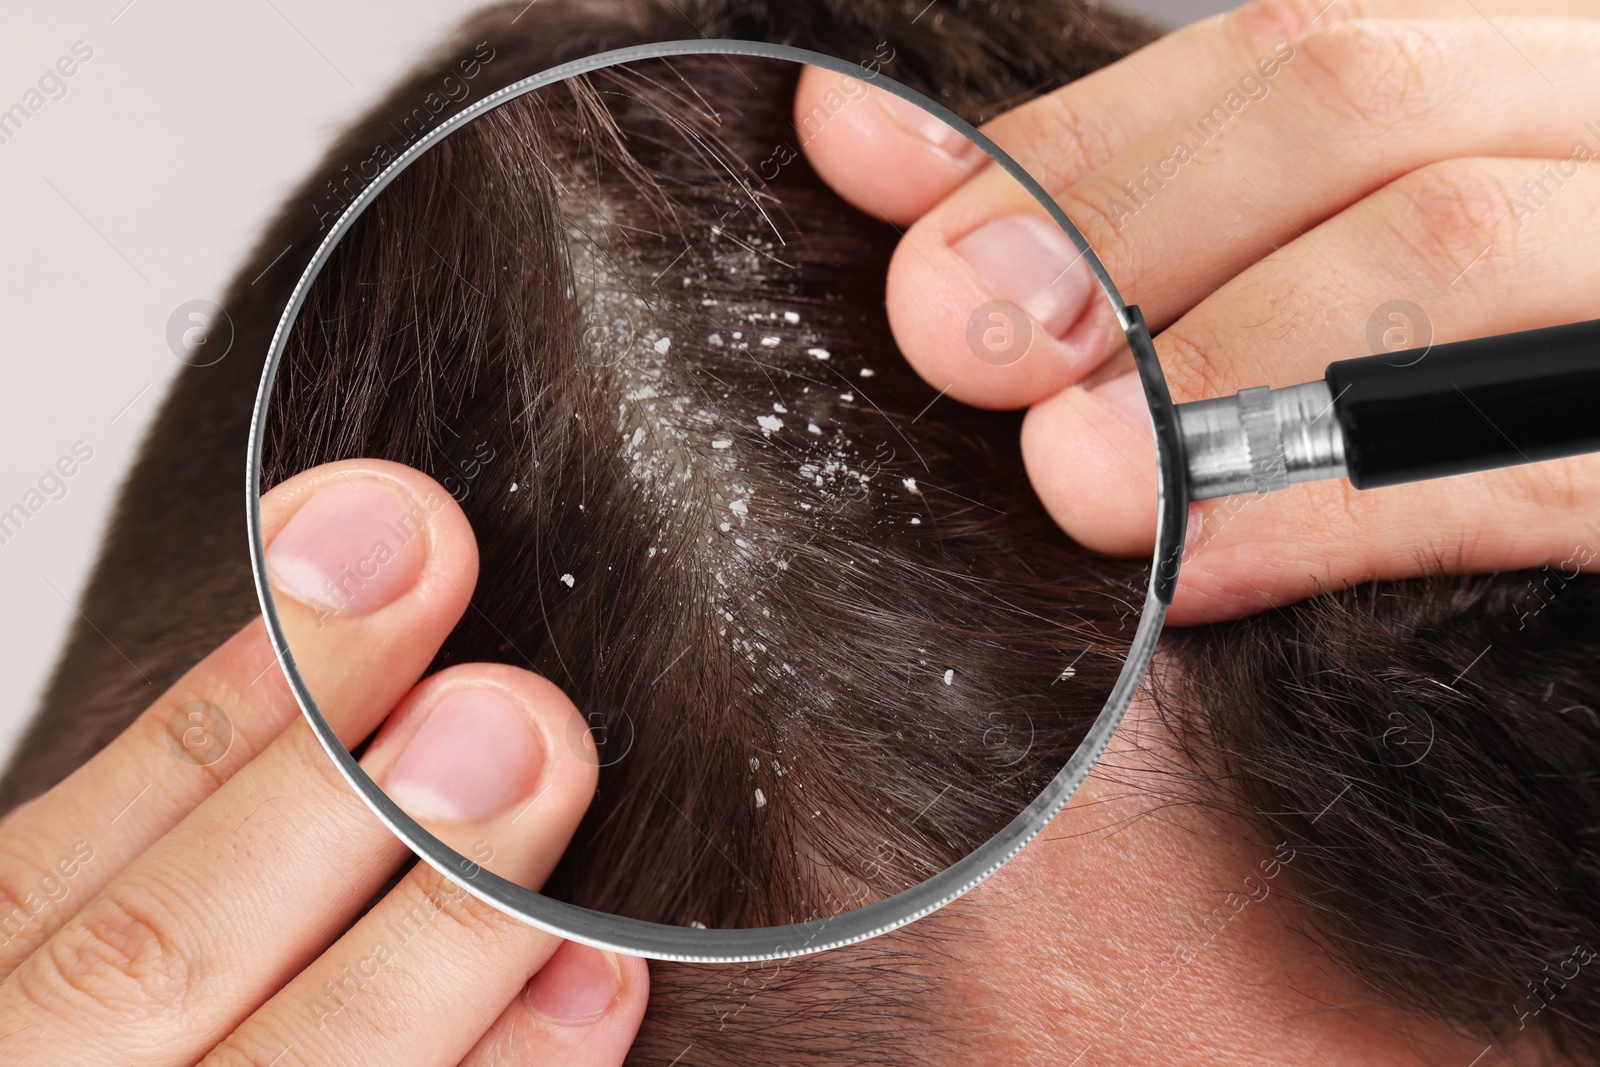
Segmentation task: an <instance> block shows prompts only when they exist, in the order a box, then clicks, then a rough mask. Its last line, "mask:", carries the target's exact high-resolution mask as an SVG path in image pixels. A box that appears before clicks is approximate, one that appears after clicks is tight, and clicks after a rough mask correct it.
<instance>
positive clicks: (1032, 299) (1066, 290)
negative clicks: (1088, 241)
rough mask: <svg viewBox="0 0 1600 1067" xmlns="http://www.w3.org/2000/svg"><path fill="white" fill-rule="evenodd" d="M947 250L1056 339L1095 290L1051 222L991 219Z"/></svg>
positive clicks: (1086, 268)
mask: <svg viewBox="0 0 1600 1067" xmlns="http://www.w3.org/2000/svg"><path fill="white" fill-rule="evenodd" d="M950 247H952V248H954V249H955V251H956V253H957V254H958V255H960V256H961V257H962V258H963V259H965V260H966V261H967V262H968V263H969V264H970V265H971V266H972V269H973V271H974V272H976V273H977V275H978V277H979V278H981V279H982V280H983V282H984V284H985V285H987V286H988V287H989V288H990V289H991V290H992V291H993V292H994V294H995V295H996V296H998V297H1000V298H1002V299H1004V300H1009V301H1011V302H1012V303H1014V304H1016V305H1017V306H1018V307H1020V308H1022V310H1023V311H1026V312H1027V313H1028V315H1029V316H1030V317H1031V318H1032V319H1033V321H1035V322H1037V323H1038V324H1039V325H1040V326H1042V327H1044V330H1045V332H1046V333H1048V334H1049V335H1050V336H1051V337H1054V338H1056V339H1057V340H1061V339H1063V338H1065V337H1066V336H1067V331H1068V330H1069V329H1070V328H1071V327H1072V324H1073V323H1075V322H1077V321H1078V319H1079V318H1080V317H1082V315H1083V312H1084V310H1085V309H1086V308H1087V307H1088V306H1089V302H1090V301H1091V300H1092V299H1094V294H1095V293H1096V291H1097V290H1098V285H1097V284H1096V282H1095V278H1094V275H1092V274H1090V273H1089V265H1088V264H1087V263H1085V262H1084V261H1083V255H1082V254H1081V253H1080V252H1079V251H1078V249H1077V246H1076V245H1074V244H1073V243H1072V241H1071V240H1070V239H1068V237H1067V235H1066V232H1065V231H1063V230H1062V229H1061V227H1060V226H1058V225H1056V224H1055V223H1054V222H1052V221H1050V220H1049V219H1039V218H1033V217H1032V216H1029V215H1007V216H1003V217H1001V218H998V219H990V220H989V221H988V222H986V223H984V224H983V225H982V226H979V227H978V228H977V229H976V230H973V231H972V232H971V233H969V234H967V235H966V236H965V237H963V238H961V239H960V240H958V241H956V242H954V243H953V244H952V245H951V246H950Z"/></svg>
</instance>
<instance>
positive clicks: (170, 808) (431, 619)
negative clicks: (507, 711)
mask: <svg viewBox="0 0 1600 1067" xmlns="http://www.w3.org/2000/svg"><path fill="white" fill-rule="evenodd" d="M313 498H314V499H313ZM261 515H262V523H263V530H264V532H265V534H266V536H267V537H268V538H269V540H271V542H272V544H273V546H274V547H273V549H272V550H271V551H270V554H269V561H268V562H269V567H281V568H284V569H285V570H286V571H287V572H289V573H290V574H291V575H292V576H293V580H294V581H295V582H297V583H300V584H301V585H302V586H304V587H305V588H307V589H309V590H310V591H311V593H315V594H318V595H320V596H321V597H322V600H321V601H319V602H318V603H319V604H320V605H321V606H320V607H318V606H313V605H312V604H309V603H305V602H302V601H300V600H297V599H295V598H294V597H292V596H283V597H280V598H279V600H278V607H279V614H280V617H281V618H282V619H283V621H284V624H285V626H286V628H287V629H288V630H289V632H290V634H291V636H292V638H293V641H294V649H295V653H296V656H295V659H296V663H297V665H298V666H299V668H300V671H301V673H302V674H303V676H304V677H305V679H306V681H307V684H308V685H309V686H310V687H311V690H312V692H314V693H315V694H316V695H317V697H318V699H319V701H320V702H322V703H323V705H324V706H325V708H326V709H327V712H328V715H329V719H330V722H332V723H333V725H334V727H335V729H337V730H339V731H340V732H341V734H343V735H345V736H348V737H350V738H352V739H357V738H360V737H363V736H365V735H366V734H367V733H368V732H370V731H371V730H372V728H373V726H374V725H375V724H376V723H377V722H378V721H379V720H380V719H381V718H382V716H383V715H385V714H387V713H388V711H389V710H390V709H391V708H393V707H394V704H395V702H396V701H398V700H399V699H400V697H401V696H403V695H404V694H405V692H406V690H407V689H409V688H410V687H411V684H412V683H413V682H414V681H415V680H416V679H417V677H418V676H420V675H421V673H422V671H423V670H424V669H425V668H426V667H427V664H428V662H429V661H430V660H431V659H432V658H433V655H434V653H435V652H436V651H437V650H438V646H439V644H440V643H441V642H442V641H443V640H444V637H445V635H446V634H448V633H449V632H450V630H451V628H452V627H453V626H454V625H455V624H456V622H457V620H458V619H459V618H460V616H461V613H462V611H463V610H465V607H466V603H467V597H468V596H469V595H470V593H471V590H472V588H473V585H474V583H475V582H476V578H477V566H478V563H477V547H476V543H475V542H474V541H473V539H472V532H471V530H470V528H469V527H468V525H467V522H466V518H465V516H463V515H462V514H461V512H460V509H459V508H457V507H456V506H455V503H454V501H452V500H451V499H450V497H449V494H447V493H445V492H444V490H443V489H442V488H441V487H440V486H439V485H438V484H437V483H435V482H434V481H433V480H432V479H430V478H428V477H427V476H425V475H423V474H421V473H419V472H417V471H414V470H412V469H410V468H409V467H404V466H402V465H400V464H396V463H389V462H386V461H381V460H347V461H342V462H339V463H333V464H328V465H326V466H322V467H317V468H315V469H314V470H310V471H306V472H304V473H302V474H300V475H297V476H296V477H294V478H291V479H289V480H288V481H286V482H284V483H283V484H281V485H279V486H277V487H276V488H274V489H272V490H271V491H269V492H268V493H266V494H265V495H264V496H263V497H262V501H261ZM280 533H281V534H282V535H283V536H281V537H280V536H278V535H279V534H280ZM378 544H382V545H384V546H386V559H385V562H384V563H383V564H382V566H381V568H380V569H379V570H378V571H376V572H374V573H373V574H372V575H371V577H368V578H365V579H363V578H362V577H361V576H360V575H359V574H357V573H354V572H352V571H351V570H350V568H352V567H355V568H360V567H361V561H362V560H363V559H370V558H371V555H372V550H373V548H374V546H375V545H378ZM319 573H320V574H322V577H321V578H319V577H318V574H319ZM323 581H327V582H329V583H332V582H334V581H338V582H340V583H341V584H342V585H343V587H344V593H343V594H337V591H335V593H336V595H339V596H340V599H341V600H342V602H343V603H342V606H339V605H335V604H334V602H333V600H332V599H331V598H330V597H329V595H328V592H327V591H326V590H323V589H322V588H321V585H322V582H323ZM307 595H308V596H309V595H310V594H307ZM328 609H333V610H328ZM379 650H381V651H382V654H381V655H380V654H378V652H379ZM299 715H300V709H299V707H298V705H297V704H296V703H295V701H294V697H293V694H291V693H290V691H289V688H288V684H287V683H286V681H285V679H284V676H283V673H282V671H281V670H280V669H279V667H278V665H277V662H276V659H275V654H274V652H273V650H272V647H271V643H270V642H269V640H268V638H267V635H266V630H265V626H264V624H263V623H262V622H261V620H260V619H257V620H255V621H254V622H252V623H250V624H249V625H248V626H246V627H244V629H243V630H241V631H240V632H239V633H237V634H235V635H234V636H233V637H231V638H230V639H229V640H227V641H226V642H224V643H223V644H222V645H221V646H220V647H219V648H217V649H216V650H215V651H214V652H212V653H211V654H210V655H209V656H207V657H206V658H205V659H204V660H202V661H201V662H200V663H199V664H197V665H196V666H194V667H193V668H191V669H190V670H189V671H188V673H186V674H185V675H184V676H183V677H182V678H181V679H179V680H178V681H177V682H176V683H175V684H174V685H173V686H172V688H170V689H169V690H168V691H167V692H166V693H164V694H162V696H161V697H159V698H158V699H157V700H156V701H155V702H154V703H152V704H151V706H150V707H149V708H148V709H147V710H146V711H145V712H144V713H143V714H142V715H140V716H139V718H137V719H136V720H134V722H133V723H131V724H130V725H129V726H128V728H127V729H126V730H124V731H123V733H122V734H121V735H120V736H119V737H118V738H117V739H116V740H115V741H113V742H112V743H111V744H110V745H108V746H107V747H106V748H105V749H104V750H102V751H101V752H99V753H98V754H96V755H95V756H94V757H93V758H92V759H90V760H89V761H88V762H87V763H86V764H84V765H83V766H82V767H81V768H79V769H78V770H77V771H76V772H74V773H73V774H72V775H71V776H69V777H68V778H67V779H66V780H64V781H63V782H61V783H60V784H59V785H57V786H56V787H55V788H54V789H52V790H50V791H49V792H48V793H46V794H45V795H44V796H42V797H40V798H39V799H37V800H35V801H34V802H32V803H30V804H29V805H27V806H26V807H24V808H23V809H21V810H19V811H18V812H16V813H14V815H13V816H12V817H11V818H10V819H8V820H7V821H6V823H5V824H4V826H0V977H3V976H4V975H5V974H8V973H10V971H11V969H12V968H14V967H15V966H16V965H17V964H18V963H19V962H21V961H22V960H23V959H25V958H26V957H27V956H28V954H29V953H31V952H33V951H34V950H35V949H36V948H37V947H38V946H39V945H40V944H42V943H43V942H44V941H45V940H46V939H47V938H48V937H49V936H50V935H51V934H52V933H54V932H55V931H56V930H57V929H59V928H60V927H61V925H62V924H63V923H65V922H66V921H67V920H68V919H69V918H71V916H72V915H73V914H74V913H75V912H76V911H77V910H78V907H79V906H80V905H81V904H83V903H85V902H87V901H89V900H90V899H92V898H93V897H94V896H95V894H97V893H98V892H99V891H100V890H101V889H102V888H103V887H104V886H105V885H106V884H107V883H108V882H109V881H110V880H111V879H112V878H113V877H114V876H115V875H116V874H117V873H118V872H119V871H121V870H122V869H123V868H124V867H126V866H127V865H128V864H129V863H130V862H132V861H133V860H134V859H135V858H136V857H137V856H138V855H139V854H140V853H142V852H144V850H145V849H146V848H148V847H150V845H152V844H153V843H155V842H156V841H157V840H159V839H160V838H161V837H162V836H163V835H164V834H166V833H167V832H168V831H169V830H171V829H172V828H173V827H174V826H175V825H177V823H178V822H179V821H180V820H181V819H182V818H184V817H185V816H187V815H188V814H189V813H190V812H191V811H193V810H194V808H195V807H196V806H197V805H198V804H199V803H200V802H201V801H203V800H204V799H205V798H206V797H208V796H210V795H211V794H212V793H213V792H214V791H215V790H216V789H217V788H218V786H220V785H221V784H222V783H223V782H225V781H227V780H228V779H229V778H231V777H232V776H233V775H234V774H235V773H237V772H238V770H239V769H240V768H241V767H243V766H244V765H245V764H247V763H248V762H249V761H250V760H251V759H253V758H254V757H255V756H257V755H258V754H260V753H261V752H262V751H264V750H265V749H266V748H267V747H268V746H269V745H270V744H271V742H272V741H273V739H274V738H276V737H277V736H278V735H279V733H280V732H281V731H282V730H283V729H284V727H285V726H286V725H287V724H289V723H291V722H294V721H298V719H299Z"/></svg>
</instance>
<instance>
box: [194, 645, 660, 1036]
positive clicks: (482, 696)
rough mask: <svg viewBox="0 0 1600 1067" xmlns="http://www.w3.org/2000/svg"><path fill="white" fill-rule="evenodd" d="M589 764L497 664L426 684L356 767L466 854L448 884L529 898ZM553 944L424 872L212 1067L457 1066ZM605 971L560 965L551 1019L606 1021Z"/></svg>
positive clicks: (552, 716) (614, 991)
mask: <svg viewBox="0 0 1600 1067" xmlns="http://www.w3.org/2000/svg"><path fill="white" fill-rule="evenodd" d="M598 765H599V759H598V755H597V753H596V750H595V748H594V745H593V742H592V741H591V740H590V739H589V733H588V727H587V725H586V723H585V721H584V719H583V718H582V716H580V715H579V713H578V710H577V708H575V707H574V706H573V705H572V702H571V701H570V700H568V699H567V698H566V696H565V695H564V694H563V693H562V692H561V691H560V690H559V689H558V688H556V686H554V685H552V684H551V683H550V682H549V681H547V680H545V679H544V678H541V677H539V676H538V675H535V674H532V673H531V672H528V671H524V670H521V669H519V668H515V667H510V666H505V665H500V664H470V665H466V666H461V667H455V668H451V669H449V670H446V671H443V672H440V673H439V674H437V675H434V676H432V677H430V678H428V679H427V680H426V681H424V682H422V683H421V684H420V685H418V686H417V688H416V689H415V690H414V691H413V693H412V695H411V696H410V697H408V698H407V699H406V701H405V703H404V704H403V705H402V706H401V707H400V708H398V709H397V710H396V713H395V715H394V716H392V717H391V718H390V720H389V721H388V722H387V723H386V724H385V726H384V729H383V731H382V732H381V733H380V734H379V736H378V738H377V739H376V740H375V741H374V742H373V744H372V746H371V748H370V749H369V750H368V752H367V753H366V755H365V756H364V757H363V758H362V766H363V768H364V769H366V770H367V771H368V773H369V774H371V775H372V777H373V780H374V781H376V782H377V783H378V784H379V785H380V786H381V787H383V789H384V790H385V792H387V793H388V794H389V796H390V797H391V798H392V799H394V800H395V801H396V802H397V803H399V804H400V805H401V806H402V807H403V808H406V809H407V810H408V811H409V812H410V813H411V814H412V815H413V816H414V817H416V818H417V819H418V820H419V821H421V822H423V823H424V825H425V826H427V827H428V829H429V830H430V831H432V832H433V833H434V834H435V835H436V836H438V837H440V838H441V839H442V840H444V841H445V842H446V843H447V844H450V845H451V846H452V847H454V848H455V849H456V850H457V851H458V852H459V853H460V854H461V856H462V862H461V863H460V864H459V865H458V866H457V867H456V868H455V869H454V870H453V871H452V872H451V873H452V874H454V875H455V876H456V877H457V878H460V879H462V880H463V881H464V882H465V883H467V884H470V883H471V881H472V879H473V878H475V877H477V876H478V875H479V874H481V873H482V872H483V871H492V872H494V873H495V874H497V875H499V876H501V877H503V878H507V879H510V880H512V881H515V882H517V883H518V884H521V885H527V886H530V887H533V888H537V887H538V886H540V885H542V884H543V882H544V880H545V878H546V877H547V876H548V875H549V873H550V871H551V869H552V868H553V867H554V866H555V864H556V862H557V860H559V859H560V856H561V853H562V851H563V849H565V847H566V844H567V841H568V840H569V839H570V837H571V835H572V832H573V830H574V829H576V827H577V825H578V821H579V820H580V819H581V818H582V816H583V812H584V809H585V808H586V807H587V806H588V802H589V799H590V797H591V796H593V794H594V789H595V784H596V781H597V778H598V771H597V767H598ZM372 821H373V822H375V820H372ZM379 829H381V828H379ZM385 851H391V852H392V851H393V850H387V849H386V850H385ZM560 943H561V942H560V939H559V938H557V937H555V936H554V935H551V934H547V933H545V932H544V931H542V930H539V929H537V928H535V927H532V926H529V925H527V924H525V923H523V922H521V921H519V920H517V919H514V918H512V917H510V916H508V915H506V914H504V913H503V912H500V911H498V910H497V909H495V908H494V907H492V906H490V905H488V904H485V903H483V902H482V901H480V900H478V899H477V898H476V897H473V896H472V895H471V894H470V893H469V892H468V891H467V890H466V889H464V888H462V886H461V885H460V884H458V883H457V882H455V881H451V880H449V879H447V878H445V877H443V876H442V875H441V874H440V873H439V872H438V871H435V870H434V869H433V868H431V867H429V866H426V865H419V866H417V867H414V868H413V869H412V870H411V871H410V872H408V873H407V874H406V876H405V877H404V878H402V879H401V880H400V882H399V883H398V884H397V885H396V886H395V888H394V889H392V890H391V891H390V892H389V893H387V894H386V895H385V896H384V897H383V898H382V899H381V900H379V901H377V902H376V903H375V904H374V905H373V906H372V908H371V909H370V910H369V911H367V913H366V914H365V915H363V916H362V917H361V918H360V919H359V920H358V921H357V922H356V923H355V925H354V926H352V927H351V928H350V929H349V931H348V932H346V933H344V934H343V935H342V936H341V937H340V938H339V939H338V941H336V942H335V943H334V944H333V945H332V946H331V947H329V948H328V949H327V950H326V951H325V952H322V954H321V955H320V956H318V957H317V958H316V959H315V960H314V961H313V962H311V963H310V965H309V966H307V967H305V969H304V970H303V971H301V972H300V973H299V974H297V975H295V976H294V977H293V978H292V979H290V980H289V981H288V982H287V983H286V984H284V985H283V986H282V988H281V989H278V990H277V991H276V992H275V993H273V995H272V997H271V999H269V1000H268V1001H267V1002H266V1003H265V1004H263V1005H262V1006H261V1007H260V1008H259V1009H257V1010H256V1011H255V1012H254V1013H252V1014H251V1015H250V1017H249V1018H248V1019H246V1020H245V1021H244V1022H243V1023H241V1024H240V1025H239V1026H238V1027H237V1028H236V1029H235V1030H234V1031H233V1032H232V1033H231V1034H229V1036H228V1037H227V1039H226V1040H225V1041H224V1042H223V1043H222V1044H221V1045H220V1046H219V1047H218V1048H217V1049H216V1050H215V1051H214V1052H213V1054H212V1056H211V1060H213V1061H215V1062H219V1063H232V1062H249V1063H267V1062H278V1063H280V1064H296V1063H334V1062H337V1063H340V1064H342V1065H348V1067H364V1065H368V1064H371V1065H373V1067H393V1065H407V1064H419V1065H420V1064H437V1063H455V1062H457V1061H458V1060H459V1059H460V1058H461V1057H462V1056H464V1055H466V1054H467V1053H468V1051H469V1050H470V1049H471V1048H472V1047H473V1046H474V1045H475V1044H476V1043H477V1042H478V1039H479V1038H480V1037H481V1036H482V1035H483V1034H484V1033H485V1032H486V1031H488V1030H490V1029H492V1027H493V1025H494V1023H495V1020H496V1017H497V1016H498V1015H499V1014H500V1013H501V1012H502V1011H503V1010H505V1009H506V1008H507V1006H509V1005H510V1004H511V1003H512V1002H513V999H514V998H515V997H516V996H517V995H518V992H519V990H521V989H522V987H523V984H524V983H525V982H526V981H527V980H528V979H529V976H530V975H533V974H534V973H535V972H537V971H539V970H540V968H541V967H542V966H543V965H544V964H545V963H546V961H547V960H548V959H549V958H550V956H551V954H552V953H553V952H554V951H555V950H556V948H557V946H558V945H560ZM600 962H601V963H603V964H604V966H602V967H598V968H596V967H589V966H586V965H584V964H583V961H580V964H579V965H577V966H566V969H567V971H568V974H567V981H568V982H569V983H570V985H568V986H567V987H566V988H563V989H557V990H553V991H551V993H550V995H549V996H548V997H547V998H546V1000H547V1004H546V1007H547V1010H549V1011H552V1012H559V1011H565V1012H566V1014H567V1015H568V1016H576V1017H577V1018H578V1019H587V1018H589V1017H590V1016H591V1015H593V1016H595V1017H596V1021H598V1016H599V1015H603V1014H605V1013H607V1011H608V1010H609V1009H610V1008H611V1006H612V1004H613V1002H615V1001H616V1000H617V999H618V998H619V997H620V996H621V995H622V971H621V967H620V964H618V963H616V961H615V958H614V957H611V956H610V955H609V954H605V955H604V958H603V959H602V960H601V961H600ZM564 966H565V965H564ZM562 997H565V998H566V999H565V1000H563V999H562ZM629 1007H630V1010H631V1007H632V999H630V1001H629ZM569 1021H577V1020H576V1019H572V1020H569ZM619 1062H620V1061H619Z"/></svg>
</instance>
